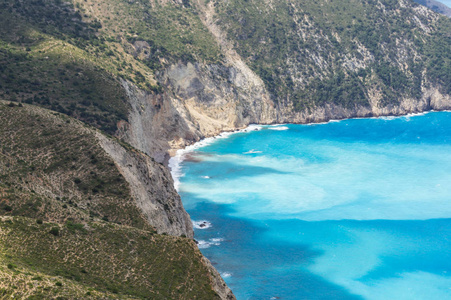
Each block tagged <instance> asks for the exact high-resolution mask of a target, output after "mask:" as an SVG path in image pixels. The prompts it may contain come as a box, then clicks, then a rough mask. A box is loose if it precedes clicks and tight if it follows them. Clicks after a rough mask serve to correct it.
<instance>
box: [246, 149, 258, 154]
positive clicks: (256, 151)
mask: <svg viewBox="0 0 451 300" xmlns="http://www.w3.org/2000/svg"><path fill="white" fill-rule="evenodd" d="M253 153H262V151H258V150H255V149H251V150H249V151H247V152H244V153H243V154H253Z"/></svg>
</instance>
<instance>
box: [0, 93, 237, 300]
mask: <svg viewBox="0 0 451 300" xmlns="http://www.w3.org/2000/svg"><path fill="white" fill-rule="evenodd" d="M0 118H1V120H2V122H1V124H0V133H1V134H0V147H1V152H0V155H1V159H0V215H1V216H2V217H1V221H0V249H1V250H0V261H1V262H2V266H0V277H1V278H2V280H1V283H0V289H1V290H0V294H2V295H3V296H13V297H29V296H33V297H44V298H48V297H50V298H56V297H58V296H64V297H70V298H73V299H74V298H80V297H84V296H92V298H117V297H120V298H129V297H131V298H149V297H151V298H153V299H168V298H171V299H176V298H177V299H188V298H189V299H214V298H219V296H217V292H219V293H223V294H224V295H227V293H229V294H230V295H232V294H231V293H230V290H227V288H226V287H225V284H224V283H223V282H219V284H218V277H219V275H218V274H217V273H215V271H214V269H212V267H211V265H210V264H209V263H208V262H207V261H205V259H204V258H203V257H202V255H201V253H200V252H199V250H198V249H197V246H196V244H195V242H194V241H193V240H192V239H191V238H192V225H191V221H190V220H189V216H188V215H187V214H186V212H185V211H184V210H183V207H182V206H181V202H180V198H179V196H178V195H177V194H176V192H175V191H174V188H173V183H172V179H171V177H170V175H169V173H168V171H167V170H166V169H165V168H164V167H163V166H161V165H160V164H158V163H156V162H155V161H153V160H152V159H151V158H149V157H148V156H147V155H145V154H143V153H141V152H139V151H137V150H135V149H133V148H132V147H131V146H129V145H127V144H124V143H122V144H121V143H119V142H118V141H117V140H116V139H114V138H112V137H107V136H104V135H103V134H102V133H100V132H99V131H97V130H95V129H93V128H90V127H87V126H86V125H84V124H83V123H81V122H79V121H77V120H74V119H72V118H70V117H67V116H65V115H63V114H60V113H55V112H51V111H47V110H43V109H41V108H37V107H33V106H29V105H25V106H24V105H18V104H17V105H16V104H14V103H7V102H0ZM161 233H164V235H162V234H161ZM166 233H170V234H172V235H178V236H180V235H181V236H182V237H174V236H169V235H166ZM186 236H187V237H188V238H187V237H186ZM58 282H59V283H58ZM221 283H222V286H220V284H221ZM215 290H216V291H217V292H216V291H215ZM88 298H89V297H88Z"/></svg>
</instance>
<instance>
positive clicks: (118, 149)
mask: <svg viewBox="0 0 451 300" xmlns="http://www.w3.org/2000/svg"><path fill="white" fill-rule="evenodd" d="M97 138H98V140H99V143H100V145H101V146H102V147H103V149H104V150H105V151H106V152H107V153H108V154H109V155H110V156H111V158H112V159H113V160H114V162H115V163H116V166H117V167H118V169H119V171H120V172H121V174H122V175H123V176H124V178H125V180H127V182H128V183H129V184H130V189H131V191H132V196H133V198H134V200H135V201H136V206H137V207H138V208H140V209H141V210H142V212H143V214H144V215H145V216H146V217H147V220H148V222H149V224H150V225H151V226H153V227H154V228H155V229H156V230H157V232H158V233H160V234H162V233H167V234H170V235H174V236H182V235H185V236H186V237H188V238H193V226H192V223H191V220H190V217H189V215H188V213H187V212H186V211H185V209H184V208H183V205H182V202H181V200H180V196H179V195H178V194H177V192H176V191H175V189H174V182H173V180H172V177H171V174H170V173H169V170H168V169H167V168H166V167H164V166H163V165H161V164H159V163H157V162H155V161H154V160H153V159H152V158H150V157H149V156H147V155H146V154H144V153H140V152H138V151H136V150H133V149H131V150H128V151H127V150H126V149H125V148H124V147H123V146H121V145H120V144H118V143H117V142H115V141H113V140H111V139H108V138H106V137H105V136H104V135H102V134H101V133H97Z"/></svg>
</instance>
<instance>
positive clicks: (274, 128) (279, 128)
mask: <svg viewBox="0 0 451 300" xmlns="http://www.w3.org/2000/svg"><path fill="white" fill-rule="evenodd" d="M268 129H269V130H288V129H290V128H288V127H287V126H277V127H273V126H271V127H268Z"/></svg>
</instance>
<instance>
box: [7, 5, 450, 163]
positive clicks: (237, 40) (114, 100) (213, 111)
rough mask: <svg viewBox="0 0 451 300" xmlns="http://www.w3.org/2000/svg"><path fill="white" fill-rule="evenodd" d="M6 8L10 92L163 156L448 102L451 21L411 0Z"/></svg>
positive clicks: (10, 96)
mask: <svg viewBox="0 0 451 300" xmlns="http://www.w3.org/2000/svg"><path fill="white" fill-rule="evenodd" d="M0 5H1V6H2V8H3V9H2V20H3V24H2V26H1V28H2V30H3V32H2V35H1V36H2V44H1V47H0V48H1V49H2V51H1V53H2V68H1V70H0V72H2V74H3V75H2V76H0V85H1V86H2V91H3V92H4V93H3V97H5V98H7V99H13V100H14V99H17V100H23V101H25V102H29V103H35V104H39V105H43V106H45V107H48V108H53V109H55V110H59V111H61V112H63V113H68V114H71V115H73V116H74V117H76V118H79V119H81V120H83V121H85V122H88V123H89V124H92V125H94V126H96V127H99V128H102V129H103V130H106V131H108V132H110V133H116V135H117V136H119V137H121V138H123V139H125V140H126V141H128V142H130V143H131V144H132V145H133V146H135V147H137V148H138V149H140V150H141V151H143V152H145V153H147V154H150V155H151V156H153V157H154V158H155V159H157V160H158V161H160V162H163V161H165V160H167V155H166V154H167V150H168V149H174V148H179V147H183V146H184V145H185V144H187V143H191V142H192V141H195V140H198V139H199V138H202V137H205V136H211V135H214V134H216V133H218V132H220V131H223V130H233V129H235V128H237V127H242V126H245V125H246V124H249V123H252V122H253V123H272V122H309V121H322V120H326V119H330V118H345V117H351V116H371V115H384V114H403V113H407V112H414V111H422V110H428V109H431V108H434V109H444V108H448V107H449V102H448V101H449V100H448V98H447V95H449V92H450V89H451V87H450V82H451V78H450V77H449V76H450V75H449V74H451V67H450V65H451V63H450V61H451V58H450V55H451V54H450V53H451V51H449V49H450V45H451V41H450V36H449V31H450V28H451V25H450V23H451V22H450V20H449V19H447V18H444V17H440V16H439V15H438V14H435V13H433V12H432V11H430V10H428V9H426V8H425V7H423V6H420V5H418V4H415V3H413V2H410V1H407V0H399V1H398V0H383V1H382V0H378V1H375V0H368V1H353V0H347V1H344V2H343V1H327V2H321V1H320V2H318V1H307V0H302V1H301V0H284V1H277V3H276V2H271V1H266V2H265V1H263V2H261V1H241V0H232V1H226V2H219V1H203V0H198V1H156V0H155V1H125V0H114V1H100V0H89V1H84V0H83V1H81V0H73V1H67V2H66V1H56V0H42V1H34V0H21V1H17V2H15V3H11V2H9V1H5V0H3V1H2V2H1V3H0ZM54 11H57V12H59V14H58V15H61V16H64V18H63V17H61V18H59V17H56V16H55V14H52V13H49V12H54ZM13 20H14V22H13ZM30 69H32V70H33V72H30V71H29V70H30ZM117 129H119V131H117Z"/></svg>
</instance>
